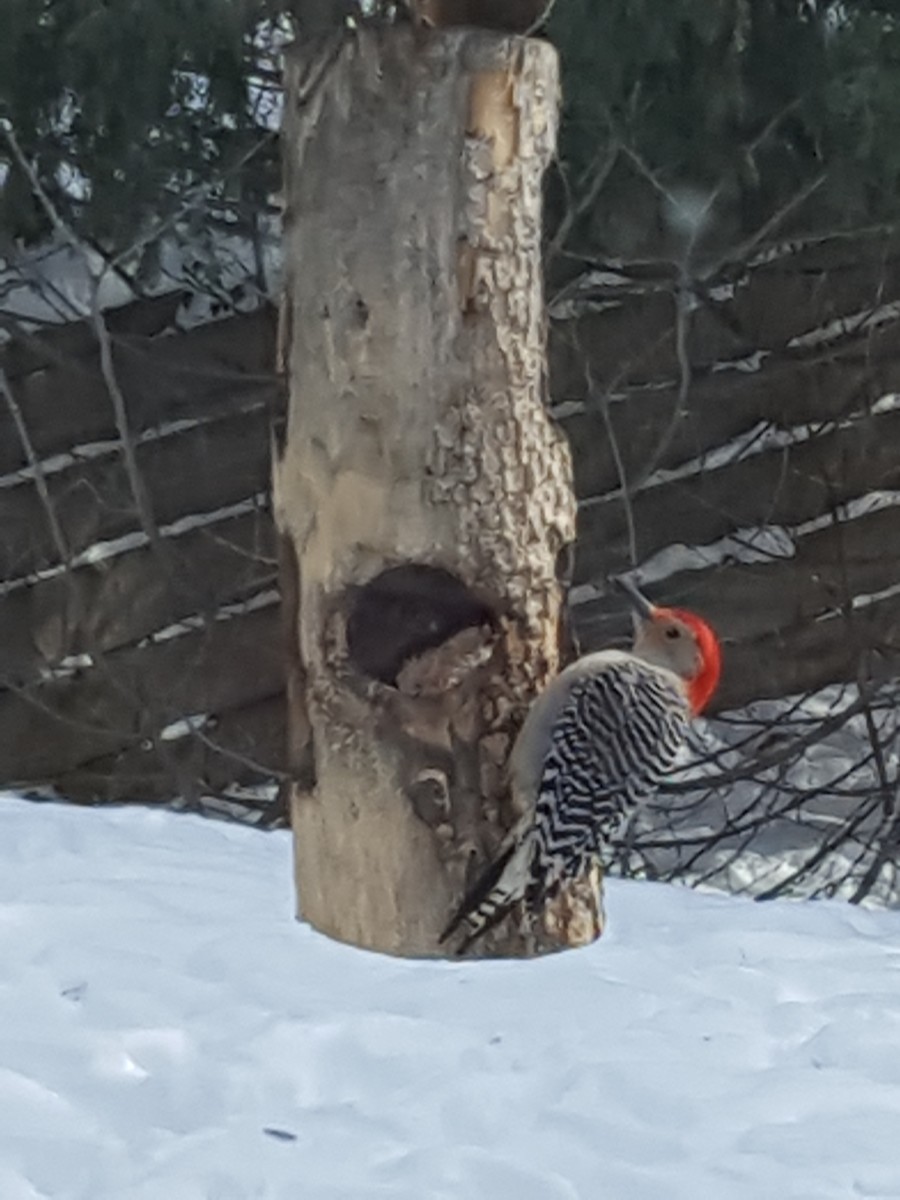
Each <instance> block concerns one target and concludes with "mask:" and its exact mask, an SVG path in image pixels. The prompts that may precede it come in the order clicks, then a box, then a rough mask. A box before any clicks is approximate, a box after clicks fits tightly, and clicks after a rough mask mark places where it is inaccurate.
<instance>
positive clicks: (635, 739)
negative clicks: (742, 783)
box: [526, 660, 688, 901]
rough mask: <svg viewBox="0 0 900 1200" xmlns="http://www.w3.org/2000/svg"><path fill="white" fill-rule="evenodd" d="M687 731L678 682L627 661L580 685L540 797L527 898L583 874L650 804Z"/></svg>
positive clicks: (562, 719)
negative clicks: (638, 810) (630, 819)
mask: <svg viewBox="0 0 900 1200" xmlns="http://www.w3.org/2000/svg"><path fill="white" fill-rule="evenodd" d="M687 729H688V708H687V703H686V700H685V696H684V693H683V692H682V690H681V688H680V687H679V686H678V683H677V681H676V680H675V679H674V678H673V677H670V676H669V675H668V674H667V673H665V672H662V671H659V670H656V669H655V668H653V667H651V666H649V665H647V664H645V663H642V662H640V661H639V660H637V661H635V660H631V661H624V662H619V663H615V664H611V665H610V666H609V667H607V668H606V669H605V670H603V671H601V672H598V673H597V674H595V675H591V676H589V677H587V678H585V679H583V680H581V681H579V682H578V683H577V684H576V685H575V686H574V688H573V689H572V694H571V695H570V697H569V700H568V702H567V704H566V705H565V707H564V708H563V710H562V712H561V713H560V715H559V717H558V718H557V721H556V724H555V725H554V728H553V735H552V738H551V742H550V748H549V751H548V754H547V758H546V761H545V764H544V770H543V773H542V776H541V783H540V788H539V791H538V797H537V804H536V810H535V816H534V826H533V834H532V842H533V845H532V856H531V867H530V879H529V882H528V885H527V889H526V890H527V894H528V896H529V899H531V900H533V901H534V900H536V899H537V898H538V897H539V896H541V895H545V894H547V893H548V892H549V891H552V890H555V886H556V885H558V884H559V883H560V882H561V881H562V880H564V879H567V878H574V877H576V876H578V875H580V874H581V873H582V871H583V870H585V869H586V868H587V867H588V866H589V865H590V862H591V861H592V859H593V858H594V857H595V855H596V854H597V851H598V849H599V847H600V845H601V844H602V843H603V842H604V841H607V840H608V839H609V838H610V837H612V836H614V834H615V833H616V831H617V829H618V828H619V827H620V826H621V824H622V822H623V821H624V820H626V819H627V818H628V817H629V816H630V815H631V813H632V812H633V811H634V809H635V808H636V806H637V805H639V804H641V803H642V802H644V801H646V800H648V799H650V797H652V796H653V794H654V792H655V791H656V789H657V787H658V785H659V783H660V780H661V779H662V778H663V776H664V775H665V774H666V772H667V771H669V770H670V769H671V767H672V766H673V765H674V763H675V761H676V759H677V757H678V753H679V750H680V749H681V747H682V746H683V745H684V741H685V737H686V735H687Z"/></svg>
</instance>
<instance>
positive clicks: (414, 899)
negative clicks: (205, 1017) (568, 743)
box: [274, 29, 600, 955]
mask: <svg viewBox="0 0 900 1200" xmlns="http://www.w3.org/2000/svg"><path fill="white" fill-rule="evenodd" d="M314 74H315V73H314V72H311V71H310V64H309V62H307V61H304V59H303V58H302V56H301V54H300V52H299V51H295V52H294V54H293V56H292V57H289V60H288V66H287V79H286V83H287V113H286V123H285V155H286V198H287V207H286V263H287V267H286V284H285V311H284V314H283V337H282V341H283V346H284V349H285V358H286V360H287V363H288V368H289V375H290V408H289V418H288V430H287V437H286V443H285V446H284V449H283V453H282V455H281V458H280V461H277V462H276V466H275V470H274V496H275V510H276V519H277V521H278V524H279V528H280V530H281V532H282V535H283V553H282V576H283V583H284V591H285V595H286V596H287V597H288V598H289V603H290V610H289V612H288V614H287V628H288V631H289V632H288V637H289V642H292V643H293V645H290V644H289V647H288V662H289V673H290V676H291V679H290V682H289V696H290V701H289V704H290V712H289V733H288V744H289V754H290V756H291V762H292V769H293V771H294V773H295V778H296V780H297V782H296V783H295V785H294V787H293V798H292V800H293V802H292V810H293V825H294V831H295V850H296V876H297V888H298V899H299V907H300V911H301V913H302V916H303V918H304V919H306V920H308V921H309V922H311V923H312V924H313V925H314V926H316V927H317V928H318V929H321V930H323V931H325V932H327V933H328V934H331V935H332V936H335V937H337V938H340V939H342V940H346V941H349V942H353V943H356V944H358V945H362V946H366V947H370V948H374V949H379V950H384V951H390V952H395V953H403V954H416V955H423V954H436V953H441V952H442V948H440V947H439V945H438V936H439V934H440V931H441V929H442V927H443V925H444V924H445V922H446V920H447V918H448V916H449V914H450V913H451V911H452V910H453V908H454V907H455V905H456V904H457V903H458V902H459V900H460V898H461V896H462V893H463V890H464V887H465V886H466V883H467V881H470V880H471V878H472V875H473V873H474V872H475V871H476V870H480V868H481V867H482V866H483V864H484V862H485V859H486V857H487V856H489V855H490V854H491V853H492V852H493V850H494V849H495V848H496V846H497V844H498V841H499V839H500V838H501V836H502V833H503V831H504V830H505V828H506V827H507V826H508V825H509V824H510V822H511V820H512V819H513V815H514V812H513V809H514V806H513V804H512V803H511V801H510V798H509V797H508V795H507V788H506V782H505V764H506V759H507V755H508V752H509V749H510V746H511V741H512V739H513V737H514V735H515V733H516V731H517V730H518V727H519V725H520V723H521V720H522V718H523V716H524V713H525V711H526V709H527V706H528V704H529V702H530V700H531V699H532V698H533V696H534V695H535V693H536V692H537V691H538V690H539V689H540V688H541V687H542V685H543V684H544V682H545V680H546V678H547V676H548V674H550V673H552V672H554V671H555V670H556V669H557V667H558V656H559V639H560V601H561V589H560V587H559V584H558V581H557V574H556V571H557V562H558V560H559V558H560V555H561V553H562V551H563V550H564V548H565V547H567V546H568V545H569V543H570V542H571V541H572V539H573V536H574V519H575V504H574V498H573V493H572V486H571V466H570V459H569V454H568V448H567V446H566V445H565V442H564V440H563V439H562V437H561V435H560V434H558V433H557V431H556V430H555V429H554V428H553V427H552V425H551V423H550V421H549V419H548V417H547V415H546V410H545V407H544V403H543V401H544V390H545V374H546V372H545V317H544V307H543V296H542V280H541V263H540V237H541V176H542V173H543V171H544V168H545V166H546V164H547V162H548V159H549V156H550V154H551V153H552V150H553V146H554V138H555V125H556V109H557V91H558V84H557V60H556V54H555V52H554V50H553V49H552V47H550V46H549V45H547V44H545V43H541V42H536V41H525V40H523V39H520V38H515V37H504V36H499V35H494V34H487V33H484V32H476V31H468V30H467V31H454V32H448V33H430V34H425V35H422V34H421V33H419V34H416V33H414V32H412V31H409V30H397V29H394V30H389V31H384V30H383V31H366V32H364V33H363V34H361V35H359V36H356V37H354V38H352V39H350V40H348V41H347V42H346V43H345V44H344V45H343V46H342V48H341V49H340V51H339V53H337V55H336V56H335V58H334V59H333V61H332V64H331V66H330V68H329V70H328V72H327V74H326V75H325V76H324V77H323V81H322V83H321V86H320V87H319V88H318V90H317V91H315V93H314V94H312V95H310V94H309V93H307V95H306V97H305V99H304V95H303V88H304V86H305V85H306V81H308V80H310V79H311V78H313V77H314ZM599 907H600V905H599V896H598V894H597V892H596V890H594V889H593V888H592V887H590V886H589V885H588V883H587V882H586V881H585V883H584V884H583V886H580V887H579V888H578V889H576V891H575V893H574V894H571V895H567V896H565V897H563V898H562V900H561V902H560V905H559V910H558V911H556V912H554V913H551V914H550V915H549V917H548V922H547V924H548V925H549V926H550V927H551V928H550V929H549V931H548V930H547V929H544V930H541V931H539V933H538V934H537V936H536V937H523V935H522V933H521V930H515V929H509V928H507V929H506V930H503V931H502V932H501V934H500V936H498V938H496V939H495V940H494V942H493V943H488V944H487V945H485V946H482V947H480V950H481V952H483V953H487V952H491V951H492V950H493V951H494V952H496V951H498V950H499V951H500V952H516V953H522V952H531V951H534V950H536V949H540V948H546V947H548V946H551V945H552V946H559V945H561V944H572V943H575V942H579V941H586V940H590V939H592V938H593V937H596V936H597V934H598V933H599V928H600V913H599Z"/></svg>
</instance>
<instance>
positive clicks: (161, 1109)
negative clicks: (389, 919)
mask: <svg viewBox="0 0 900 1200" xmlns="http://www.w3.org/2000/svg"><path fill="white" fill-rule="evenodd" d="M0 829H2V837H0V1198H2V1200H38V1198H40V1200H44V1198H52V1200H64V1198H65V1200H76V1198H77V1200H320V1198H321V1200H326V1198H327V1200H370V1198H371V1200H374V1198H376V1197H378V1198H382V1200H389V1198H390V1200H427V1198H430V1197H435V1198H451V1197H452V1198H453V1200H457V1198H458V1200H574V1198H575V1197H578V1198H582V1200H595V1198H596V1200H682V1198H683V1200H738V1198H741V1200H774V1198H777V1200H801V1198H802V1200H829V1198H831V1197H834V1198H835V1200H851V1198H852V1197H892V1198H896V1197H900V1132H898V1130H900V914H898V913H896V912H885V911H882V912H864V911H861V910H859V909H855V908H851V907H850V906H848V905H845V904H841V903H837V902H828V903H825V902H820V903H815V904H813V903H805V904H802V903H796V902H795V903H788V902H784V903H780V902H773V903H770V904H755V903H753V902H752V901H749V900H738V899H730V898H727V897H723V896H712V895H701V894H698V893H695V892H689V891H686V890H681V889H677V888H674V887H668V886H665V885H654V884H648V883H623V882H620V881H617V880H614V881H612V882H611V884H610V886H609V892H608V908H609V910H610V914H611V927H610V931H609V933H608V935H607V936H606V937H605V938H604V939H603V940H602V941H601V942H600V943H598V944H597V945H595V946H593V947H591V948H589V949H587V950H582V951H574V952H570V953H568V954H564V955H560V956H557V957H554V958H552V959H544V960H541V961H532V962H486V963H473V962H467V963H444V962H432V961H426V962H406V961H401V960H395V959H389V958H383V957H380V956H377V955H373V954H368V953H364V952H361V951H357V950H353V949H351V948H349V947H347V946H342V945H338V944H335V943H333V942H330V941H328V940H326V939H325V938H323V937H320V936H318V935H316V934H315V933H314V932H312V931H311V930H310V929H308V928H306V927H304V926H302V925H298V924H296V923H295V922H294V921H293V919H292V915H291V907H292V895H291V866H290V842H289V838H288V836H287V835H286V834H284V833H274V834H271V833H270V834H264V833H260V832H258V831H255V830H251V829H247V828H243V827H240V826H237V825H226V824H218V823H212V822H208V821H203V820H201V819H199V818H194V817H186V816H179V815H175V814H172V813H165V812H151V811H146V810H140V809H127V810H114V811H110V810H105V811H101V810H94V811H87V810H83V809H74V808H65V807H62V806H57V805H51V804H33V803H26V802H23V801H21V800H17V799H14V798H11V797H10V798H3V799H0Z"/></svg>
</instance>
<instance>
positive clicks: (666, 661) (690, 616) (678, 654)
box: [616, 578, 722, 716]
mask: <svg viewBox="0 0 900 1200" xmlns="http://www.w3.org/2000/svg"><path fill="white" fill-rule="evenodd" d="M616 583H617V585H618V586H619V587H620V588H621V589H622V591H624V592H625V594H626V595H627V596H628V599H629V601H630V603H631V608H632V611H633V614H634V652H635V654H637V655H639V656H640V657H641V658H643V659H645V660H646V661H647V662H651V663H654V664H656V665H657V666H660V667H668V669H669V670H670V671H674V673H675V674H676V675H678V676H679V677H680V678H681V679H683V680H684V682H685V685H686V688H687V695H688V700H689V702H690V705H691V708H692V710H693V712H694V715H695V716H696V715H697V714H698V713H700V712H702V711H703V709H704V708H705V707H706V705H707V704H708V702H709V699H710V697H711V696H712V694H713V692H714V691H715V690H716V687H717V685H718V682H719V676H720V675H721V673H722V651H721V647H720V646H719V639H718V638H717V637H716V635H715V633H713V631H712V629H711V628H710V626H709V625H708V624H707V623H706V621H704V620H703V618H702V617H698V616H697V614H696V613H692V612H689V611H688V610H687V609H684V608H662V607H660V606H658V605H656V604H651V603H650V601H649V600H648V599H647V598H646V597H645V596H643V595H641V593H640V592H639V591H638V589H637V588H636V587H635V586H634V584H633V583H631V582H629V581H628V580H626V579H621V578H620V579H617V580H616Z"/></svg>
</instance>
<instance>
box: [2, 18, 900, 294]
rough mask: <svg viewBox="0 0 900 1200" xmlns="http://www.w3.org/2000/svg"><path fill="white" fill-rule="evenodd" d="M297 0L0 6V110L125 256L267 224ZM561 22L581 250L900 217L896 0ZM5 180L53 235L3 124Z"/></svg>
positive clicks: (7, 228)
mask: <svg viewBox="0 0 900 1200" xmlns="http://www.w3.org/2000/svg"><path fill="white" fill-rule="evenodd" d="M304 2H308V3H309V4H310V6H311V8H310V11H311V12H312V11H315V12H319V11H320V9H321V7H322V6H321V3H319V0H304ZM335 2H338V0H335ZM340 3H343V5H344V8H346V2H345V0H340ZM286 7H288V6H286V4H285V3H279V0H0V28H2V30H3V36H2V38H0V117H3V118H5V119H7V120H8V121H9V122H10V123H11V126H12V128H13V129H14V131H15V133H16V136H17V138H18V140H19V143H20V144H21V146H22V147H23V149H24V150H25V152H26V154H27V155H28V156H29V159H30V160H31V161H32V162H33V163H34V165H35V167H36V169H37V170H38V172H39V175H40V178H41V180H42V181H43V185H44V187H45V188H46V190H47V192H48V193H49V195H50V196H51V197H52V198H53V200H54V202H55V204H56V205H57V206H58V207H59V209H60V211H61V212H62V213H63V215H64V216H65V218H66V219H67V220H68V221H69V222H70V223H71V224H72V226H73V228H75V229H76V230H77V231H78V232H79V233H80V234H81V235H82V236H84V237H85V238H87V239H88V240H90V241H92V242H93V243H94V244H99V245H102V246H104V247H105V248H106V249H108V250H114V251H115V252H116V253H120V252H121V251H122V249H123V248H124V247H127V246H129V245H130V244H132V243H133V242H135V241H137V240H138V239H139V238H146V234H147V230H148V229H151V230H152V229H153V228H162V227H166V226H170V227H174V226H175V225H176V224H178V225H179V227H180V232H181V234H182V236H191V235H196V236H200V235H201V234H202V232H203V231H208V229H209V228H210V226H211V225H214V224H215V223H217V222H218V223H220V224H221V223H226V224H231V225H236V226H237V227H239V228H241V229H242V230H244V229H248V228H252V225H253V222H254V220H255V219H256V217H257V216H258V214H259V213H260V211H262V210H263V209H264V208H265V206H266V203H267V197H269V196H270V195H271V193H272V192H273V191H275V190H276V189H277V186H278V159H277V148H276V146H275V144H274V138H273V137H272V136H271V132H270V129H269V128H267V110H268V109H269V108H270V107H271V103H272V101H273V97H274V96H275V94H276V92H277V64H276V63H275V61H274V59H273V58H272V57H271V56H269V55H268V54H267V52H266V48H265V45H264V42H265V36H264V35H265V33H266V31H268V32H269V34H271V31H272V30H273V29H275V30H278V29H282V30H284V29H285V28H286V25H285V23H284V22H285V18H284V11H285V8H286ZM376 7H380V8H381V9H382V10H384V8H385V6H384V5H380V6H376ZM388 8H390V6H388ZM548 31H549V35H550V36H551V37H552V39H553V40H554V41H555V42H556V44H557V45H558V46H559V48H560V51H561V55H562V61H563V72H564V94H565V111H564V121H563V128H562V137H561V143H560V172H559V175H558V178H557V180H556V183H555V185H554V186H551V201H552V203H551V213H555V214H556V220H557V222H559V221H561V220H563V219H564V218H565V214H566V213H568V214H569V216H568V219H567V221H566V227H565V230H564V234H565V238H564V241H565V244H566V246H567V248H568V249H570V250H575V251H579V252H583V253H586V254H587V253H590V254H592V255H595V256H596V255H603V254H605V255H615V256H619V257H628V256H636V255H660V254H663V255H666V254H673V253H675V252H676V250H677V249H678V248H679V247H681V248H682V249H683V245H684V242H685V239H687V240H688V241H692V242H702V245H703V250H704V252H706V253H709V254H712V255H715V254H722V253H725V252H726V250H727V248H728V247H729V246H733V245H736V244H740V242H741V241H742V240H746V239H747V238H755V237H759V236H762V235H764V236H770V235H771V236H774V235H776V234H777V235H783V234H784V233H785V232H788V231H797V230H798V229H803V230H810V229H833V228H851V227H860V226H865V225H868V224H872V223H892V222H893V221H894V220H895V219H896V216H897V208H898V199H897V197H898V193H900V70H898V65H900V3H898V2H897V0H858V2H854V3H852V4H850V3H825V2H823V0H819V2H818V3H816V2H815V0H557V2H556V4H555V6H554V7H553V9H552V11H551V14H550V18H549V22H548ZM269 125H271V122H269ZM0 181H2V187H0V233H2V235H4V236H6V237H7V238H12V239H15V240H17V241H19V242H25V243H28V242H34V241H39V240H41V239H42V238H44V237H46V235H47V233H48V222H47V217H46V214H45V213H44V212H43V210H42V209H41V206H40V205H39V204H37V203H36V201H35V198H34V196H33V195H32V194H31V188H30V185H29V183H28V180H27V179H26V178H25V177H24V176H23V174H22V172H21V171H19V170H18V169H17V168H15V167H14V165H13V164H12V162H11V159H10V156H9V154H8V151H7V148H6V147H5V146H4V145H3V139H2V138H0ZM198 197H199V198H200V199H199V200H198ZM698 233H699V234H700V236H699V237H698V236H695V235H697V234H698ZM146 240H147V242H148V245H147V246H145V247H143V248H142V261H141V262H140V263H139V264H138V268H136V269H138V270H139V271H140V270H146V271H149V270H152V268H153V262H152V255H153V249H152V244H150V243H151V239H149V238H146Z"/></svg>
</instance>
